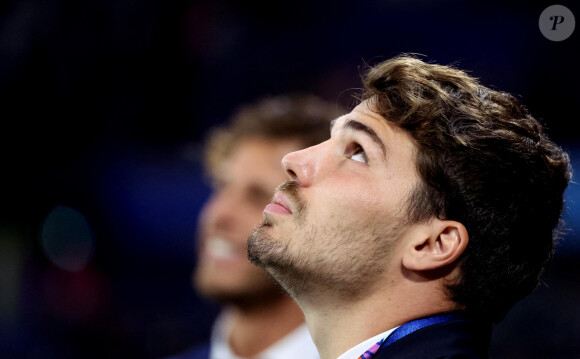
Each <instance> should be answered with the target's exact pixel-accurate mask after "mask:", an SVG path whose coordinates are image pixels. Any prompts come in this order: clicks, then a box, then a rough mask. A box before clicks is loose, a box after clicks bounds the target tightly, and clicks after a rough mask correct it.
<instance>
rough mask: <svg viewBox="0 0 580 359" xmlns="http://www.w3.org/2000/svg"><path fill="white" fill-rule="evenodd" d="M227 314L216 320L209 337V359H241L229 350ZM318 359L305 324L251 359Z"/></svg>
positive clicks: (229, 328) (229, 324) (229, 323)
mask: <svg viewBox="0 0 580 359" xmlns="http://www.w3.org/2000/svg"><path fill="white" fill-rule="evenodd" d="M229 319H230V318H229V315H228V314H227V313H222V314H220V315H219V317H218V318H217V320H216V322H215V324H214V327H213V330H212V335H211V345H210V355H209V358H210V359H243V358H241V357H239V356H237V355H236V354H234V352H233V351H232V350H231V348H230V346H229V341H228V338H229V336H230V331H231V320H229ZM296 358H304V359H319V358H320V357H319V355H318V351H317V350H316V346H315V345H314V342H313V341H312V337H311V336H310V332H309V331H308V328H307V327H306V324H302V325H301V326H299V327H298V328H296V329H294V330H293V331H292V332H290V333H289V334H288V335H286V336H285V337H284V338H282V339H280V340H279V341H278V342H276V343H274V344H273V345H271V346H270V347H268V348H267V349H266V350H264V351H262V352H261V353H259V354H258V355H256V356H254V357H253V359H296Z"/></svg>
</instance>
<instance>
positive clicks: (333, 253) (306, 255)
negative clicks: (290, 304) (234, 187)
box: [248, 185, 398, 302]
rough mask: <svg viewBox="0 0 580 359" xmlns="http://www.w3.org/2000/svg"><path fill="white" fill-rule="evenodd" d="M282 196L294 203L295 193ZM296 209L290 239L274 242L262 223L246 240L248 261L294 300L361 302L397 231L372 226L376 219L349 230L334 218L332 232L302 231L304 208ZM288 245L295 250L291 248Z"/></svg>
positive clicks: (281, 237) (326, 227)
mask: <svg viewBox="0 0 580 359" xmlns="http://www.w3.org/2000/svg"><path fill="white" fill-rule="evenodd" d="M283 186H284V185H283ZM285 190H287V192H284V193H285V194H286V195H288V197H290V198H292V199H298V200H300V196H299V193H298V188H297V187H296V188H293V187H292V186H290V187H285ZM302 204H303V205H302V208H301V211H300V213H299V214H298V215H297V216H295V218H294V220H293V223H292V224H290V225H291V226H292V228H291V230H290V231H286V232H289V233H287V235H288V236H291V237H286V236H285V235H284V234H279V235H277V237H276V238H275V237H274V236H273V235H271V234H270V233H268V232H269V227H272V226H273V224H272V223H271V222H270V221H269V220H268V219H267V218H265V219H264V221H263V222H262V223H261V224H260V225H258V226H257V227H256V228H255V230H254V231H253V233H252V234H251V235H250V237H249V238H248V258H249V259H250V261H251V262H252V263H254V264H256V265H258V266H260V267H262V268H264V269H265V270H266V272H267V273H268V274H269V275H270V276H271V277H272V278H273V279H274V280H275V281H277V282H278V283H279V284H280V285H281V286H282V287H283V288H284V289H285V290H286V291H287V293H288V294H289V295H290V296H291V297H293V298H294V299H295V300H298V301H299V300H300V299H301V298H304V297H306V296H308V297H309V298H311V299H322V298H323V297H324V296H332V297H333V298H341V299H342V300H344V301H347V302H348V301H355V300H358V299H360V298H362V297H364V296H365V295H366V294H367V293H368V292H369V291H370V290H372V286H373V281H374V280H376V278H377V277H378V276H380V275H381V273H382V270H383V269H384V267H385V262H384V261H385V260H388V259H387V258H388V255H389V254H390V252H391V249H392V247H393V243H394V238H395V237H396V233H397V232H398V230H397V228H396V227H394V226H388V225H377V224H380V223H381V222H380V220H381V219H380V218H378V217H377V218H369V219H368V220H367V222H368V223H367V222H365V223H362V224H358V225H354V226H353V225H351V224H349V223H347V221H346V220H345V219H343V218H334V220H333V221H332V222H333V223H335V226H334V227H332V226H329V225H325V224H324V223H318V224H317V226H316V227H314V226H312V225H307V223H306V221H305V218H306V216H307V207H306V206H305V205H304V202H302ZM373 223H374V224H375V225H372V224H373ZM385 233H390V234H388V235H385ZM361 238H364V240H361ZM291 241H299V242H300V245H293V246H292V245H291ZM360 242H362V244H361V243H360ZM369 253H370V254H369Z"/></svg>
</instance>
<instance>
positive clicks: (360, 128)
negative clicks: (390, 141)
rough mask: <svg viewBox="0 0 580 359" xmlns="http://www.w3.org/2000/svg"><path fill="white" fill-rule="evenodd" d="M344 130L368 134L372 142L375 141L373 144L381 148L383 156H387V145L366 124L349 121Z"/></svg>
mask: <svg viewBox="0 0 580 359" xmlns="http://www.w3.org/2000/svg"><path fill="white" fill-rule="evenodd" d="M333 122H334V121H333ZM333 125H334V123H332V124H331V128H332V126H333ZM343 128H348V129H351V130H353V131H362V132H364V133H366V134H367V135H368V136H369V137H370V138H371V140H373V142H374V143H376V144H377V146H379V148H380V149H381V152H382V153H383V156H385V155H386V153H387V150H386V147H385V144H384V143H383V141H382V140H381V138H380V137H379V135H377V133H376V132H375V130H373V129H372V128H370V127H369V126H367V125H365V124H364V123H361V122H358V121H356V120H347V121H346V123H345V124H344V126H343Z"/></svg>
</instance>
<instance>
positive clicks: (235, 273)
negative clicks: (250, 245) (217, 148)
mask: <svg viewBox="0 0 580 359" xmlns="http://www.w3.org/2000/svg"><path fill="white" fill-rule="evenodd" d="M299 148H300V144H299V142H298V141H291V140H282V141H281V140H265V139H262V138H257V137H248V138H244V139H242V140H240V141H239V143H238V144H237V145H236V147H235V148H233V149H232V154H231V156H230V157H229V158H227V159H226V160H225V161H224V162H223V164H222V165H223V166H222V167H221V168H219V169H218V170H217V171H215V172H216V173H217V175H216V177H217V178H214V181H215V183H214V191H213V194H212V196H211V198H210V199H209V201H208V202H207V203H206V204H205V206H204V208H203V210H202V214H201V216H200V221H199V236H198V245H199V257H198V265H197V268H196V270H195V273H194V283H195V286H196V288H197V289H198V290H199V291H200V292H201V293H202V294H204V295H207V296H209V297H212V298H215V299H217V300H220V301H223V302H240V304H241V303H242V302H243V303H251V302H253V301H256V300H271V299H272V297H274V296H279V295H282V294H281V293H282V292H281V290H280V288H279V287H278V286H277V285H276V284H275V283H274V282H273V281H272V280H271V279H270V278H268V277H267V275H266V274H265V273H264V271H263V270H262V269H260V268H258V267H256V266H254V265H252V264H251V263H250V262H249V261H248V254H247V249H246V248H247V246H246V239H247V238H248V235H249V234H250V233H251V232H252V229H253V228H254V226H256V225H257V224H259V223H260V222H261V220H262V211H263V209H264V206H265V205H266V204H268V203H269V202H270V200H271V198H272V195H273V193H274V189H275V188H276V186H277V185H278V184H280V183H281V182H283V181H284V180H285V179H286V175H285V173H284V171H283V169H282V168H281V167H280V161H281V159H282V157H283V156H284V155H285V154H286V153H288V152H291V151H295V150H297V149H299Z"/></svg>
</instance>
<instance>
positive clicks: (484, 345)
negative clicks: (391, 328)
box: [374, 318, 491, 359]
mask: <svg viewBox="0 0 580 359" xmlns="http://www.w3.org/2000/svg"><path fill="white" fill-rule="evenodd" d="M490 338H491V325H490V324H486V323H481V322H477V321H474V320H470V319H467V318H464V319H456V320H450V321H446V322H442V323H438V324H434V325H430V326H427V327H424V328H422V329H419V330H417V331H414V332H412V333H411V334H409V335H407V336H405V337H403V338H401V339H399V340H397V341H395V342H394V343H392V344H390V345H389V346H387V347H384V348H381V349H380V350H379V351H378V352H377V354H376V355H375V357H374V358H375V359H386V358H389V359H407V358H408V359H411V358H412V359H421V358H425V359H427V358H428V359H431V358H434V357H437V358H473V359H483V358H488V357H489V356H488V348H489V342H490Z"/></svg>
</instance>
